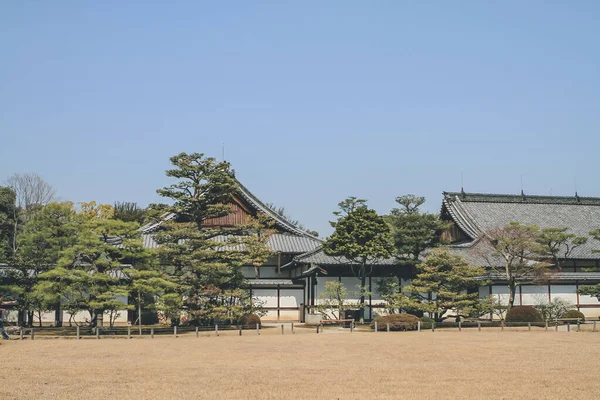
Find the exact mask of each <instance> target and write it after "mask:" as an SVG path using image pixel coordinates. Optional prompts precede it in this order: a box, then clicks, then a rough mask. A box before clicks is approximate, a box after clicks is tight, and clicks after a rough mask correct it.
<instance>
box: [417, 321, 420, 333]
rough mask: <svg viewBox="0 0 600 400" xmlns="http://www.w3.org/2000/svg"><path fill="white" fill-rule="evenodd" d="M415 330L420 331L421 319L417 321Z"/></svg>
mask: <svg viewBox="0 0 600 400" xmlns="http://www.w3.org/2000/svg"><path fill="white" fill-rule="evenodd" d="M417 332H421V320H418V321H417Z"/></svg>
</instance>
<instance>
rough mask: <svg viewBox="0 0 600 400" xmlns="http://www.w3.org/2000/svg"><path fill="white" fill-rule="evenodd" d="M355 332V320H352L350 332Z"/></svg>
mask: <svg viewBox="0 0 600 400" xmlns="http://www.w3.org/2000/svg"><path fill="white" fill-rule="evenodd" d="M352 332H354V320H352V322H350V333H352Z"/></svg>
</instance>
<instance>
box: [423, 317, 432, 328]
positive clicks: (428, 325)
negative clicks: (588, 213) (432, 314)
mask: <svg viewBox="0 0 600 400" xmlns="http://www.w3.org/2000/svg"><path fill="white" fill-rule="evenodd" d="M420 320H421V328H422V329H431V327H432V326H433V323H434V322H435V320H434V319H433V318H429V317H421V318H420Z"/></svg>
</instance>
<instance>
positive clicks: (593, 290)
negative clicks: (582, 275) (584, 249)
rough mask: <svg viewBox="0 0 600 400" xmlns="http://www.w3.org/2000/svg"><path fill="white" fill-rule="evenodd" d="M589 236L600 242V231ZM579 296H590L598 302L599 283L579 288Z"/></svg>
mask: <svg viewBox="0 0 600 400" xmlns="http://www.w3.org/2000/svg"><path fill="white" fill-rule="evenodd" d="M590 236H591V237H592V238H593V239H594V240H597V241H600V229H596V230H594V231H592V232H590ZM594 252H595V253H598V252H600V249H598V250H594ZM579 294H583V295H587V296H592V297H595V298H597V299H598V301H600V283H598V284H596V285H586V286H581V287H580V288H579Z"/></svg>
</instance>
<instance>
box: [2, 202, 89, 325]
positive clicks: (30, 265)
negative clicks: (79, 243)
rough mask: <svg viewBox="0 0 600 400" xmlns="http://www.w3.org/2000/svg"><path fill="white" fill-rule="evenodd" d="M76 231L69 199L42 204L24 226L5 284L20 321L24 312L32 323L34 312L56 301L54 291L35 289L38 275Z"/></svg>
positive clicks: (73, 238)
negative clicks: (15, 305) (64, 201)
mask: <svg viewBox="0 0 600 400" xmlns="http://www.w3.org/2000/svg"><path fill="white" fill-rule="evenodd" d="M78 233H79V229H78V222H77V220H76V213H75V209H74V207H73V204H72V203H68V202H67V203H50V204H48V205H47V206H44V207H42V208H41V209H40V210H39V211H38V212H36V213H35V214H34V215H33V216H32V218H30V219H29V220H28V221H27V223H26V224H25V225H24V227H23V229H22V232H21V233H20V235H19V238H18V251H17V252H16V253H15V255H14V257H13V258H12V262H11V268H10V269H9V276H8V278H9V279H8V282H7V283H8V285H7V286H5V290H7V291H8V292H9V293H10V294H11V295H12V297H13V298H14V299H15V300H16V301H17V309H18V310H19V317H20V318H19V319H20V321H19V322H20V323H21V324H22V323H24V320H25V318H24V316H25V315H27V316H28V318H27V320H28V324H29V325H32V323H33V314H34V311H38V312H40V311H41V310H45V309H48V308H51V307H54V306H56V305H57V304H58V303H59V299H58V298H57V297H56V294H55V293H52V294H51V296H49V297H48V296H41V295H40V293H39V292H36V291H35V290H34V288H35V286H36V285H37V284H38V282H39V278H40V275H42V274H43V273H45V272H47V271H50V270H51V269H52V268H54V267H55V266H56V264H57V262H58V260H59V259H60V257H61V254H62V252H63V251H65V250H66V249H68V248H70V247H71V246H73V245H74V244H75V242H76V240H77V235H78ZM26 313H27V314H26ZM39 322H40V323H41V320H40V321H39Z"/></svg>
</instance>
